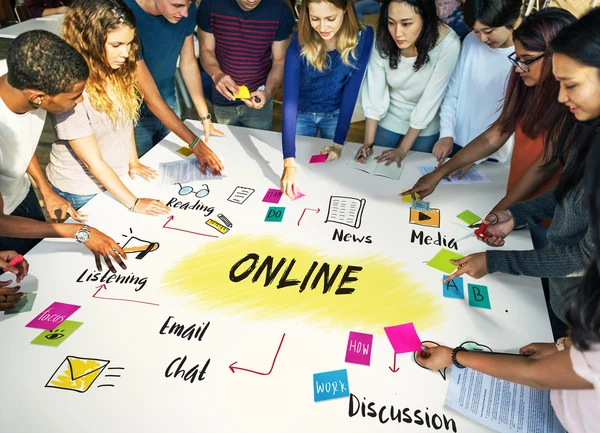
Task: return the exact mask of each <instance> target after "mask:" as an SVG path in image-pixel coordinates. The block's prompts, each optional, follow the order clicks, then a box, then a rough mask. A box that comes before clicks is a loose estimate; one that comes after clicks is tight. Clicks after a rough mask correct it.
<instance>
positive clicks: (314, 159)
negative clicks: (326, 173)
mask: <svg viewBox="0 0 600 433" xmlns="http://www.w3.org/2000/svg"><path fill="white" fill-rule="evenodd" d="M326 160H327V154H326V153H323V154H318V155H313V156H311V157H310V161H309V162H308V163H309V164H322V163H324V162H325V161H326Z"/></svg>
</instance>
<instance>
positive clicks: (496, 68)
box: [432, 0, 522, 175]
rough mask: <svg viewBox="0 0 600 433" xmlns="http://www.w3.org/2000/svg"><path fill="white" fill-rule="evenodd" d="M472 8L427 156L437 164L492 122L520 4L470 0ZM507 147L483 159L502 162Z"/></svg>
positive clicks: (509, 0) (503, 86) (503, 85)
mask: <svg viewBox="0 0 600 433" xmlns="http://www.w3.org/2000/svg"><path fill="white" fill-rule="evenodd" d="M473 7H474V15H475V23H474V24H473V31H472V32H471V33H469V34H468V35H467V36H466V38H465V40H464V41H463V45H462V48H461V51H460V56H459V57H458V62H457V63H456V67H455V69H454V72H453V74H452V78H451V79H450V83H449V84H448V90H447V91H446V95H445V96H444V101H443V102H442V106H441V108H440V139H439V140H438V142H437V143H436V144H435V146H434V148H433V151H432V153H433V154H434V155H435V156H436V158H437V159H438V162H439V163H440V164H441V163H443V162H444V161H445V159H446V157H448V156H451V155H454V154H455V153H457V152H458V151H459V150H460V149H462V148H463V147H464V146H466V145H467V144H469V143H470V142H471V140H473V139H474V138H476V137H477V136H479V135H480V134H482V133H483V132H484V131H486V130H487V129H488V128H489V127H490V126H491V125H492V123H494V122H495V121H496V120H497V119H498V117H499V116H500V113H501V111H502V105H503V102H504V93H505V91H506V85H507V83H508V77H509V75H510V71H511V69H512V65H511V63H510V61H509V60H508V58H507V57H508V56H509V55H510V54H512V53H513V52H514V43H513V38H512V33H513V27H514V25H515V23H516V22H517V19H518V18H519V14H520V12H521V7H522V1H521V0H475V1H474V4H473ZM512 146H513V142H512V139H511V140H510V141H509V142H508V143H507V144H505V145H504V146H503V147H502V148H501V149H500V150H499V151H498V152H496V153H494V154H493V155H491V156H490V157H489V159H492V160H496V161H498V162H506V161H508V159H509V158H510V154H511V152H512ZM480 162H481V161H480ZM471 166H472V165H469V166H467V167H464V168H463V169H462V170H461V173H460V174H461V175H462V174H464V173H466V172H467V171H468V170H469V168H471Z"/></svg>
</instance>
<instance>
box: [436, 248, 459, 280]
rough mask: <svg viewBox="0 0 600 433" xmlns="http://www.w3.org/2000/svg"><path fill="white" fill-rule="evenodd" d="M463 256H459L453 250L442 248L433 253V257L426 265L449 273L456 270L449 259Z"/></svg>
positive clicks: (457, 258)
mask: <svg viewBox="0 0 600 433" xmlns="http://www.w3.org/2000/svg"><path fill="white" fill-rule="evenodd" d="M463 257H464V256H461V255H460V254H458V253H455V252H454V251H450V250H447V249H445V248H442V249H441V250H440V252H439V253H437V254H436V255H435V257H434V258H433V259H431V260H429V263H427V266H431V267H432V268H435V269H437V270H439V271H442V272H445V273H447V274H451V273H452V272H454V271H455V270H456V265H453V264H452V263H450V260H460V259H462V258H463Z"/></svg>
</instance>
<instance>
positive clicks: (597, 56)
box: [551, 8, 600, 201]
mask: <svg viewBox="0 0 600 433" xmlns="http://www.w3.org/2000/svg"><path fill="white" fill-rule="evenodd" d="M551 45H552V48H553V50H554V52H555V53H560V54H564V55H565V56H568V57H570V58H572V59H574V60H576V61H577V62H578V63H581V64H582V65H586V66H591V67H593V68H596V69H598V73H599V74H600V8H594V9H592V10H591V11H590V12H588V13H587V14H586V15H584V16H583V17H581V19H580V20H579V21H577V22H576V23H574V24H571V25H570V26H568V27H566V28H564V29H563V30H561V32H560V33H559V34H558V35H557V36H556V38H554V39H553V40H552V44H551ZM599 124H600V120H599V119H593V120H590V121H587V122H577V125H576V127H575V129H574V131H573V134H569V132H568V131H564V133H563V134H561V137H560V139H559V140H558V142H557V144H556V146H554V148H553V153H552V160H551V162H553V161H556V160H559V161H561V162H562V163H563V164H565V161H566V160H567V154H568V153H569V150H570V149H571V148H572V150H573V151H574V152H576V154H575V155H573V158H572V159H571V161H570V162H569V164H568V165H567V166H566V167H565V171H564V172H563V174H562V176H561V177H560V181H559V183H558V186H557V188H556V191H555V192H556V198H557V199H558V200H559V201H560V200H562V199H563V198H564V197H565V195H566V194H567V193H568V192H569V191H570V190H571V189H573V188H574V187H576V186H578V185H579V184H580V182H581V180H582V179H583V170H582V167H583V166H584V165H585V160H586V157H587V154H588V152H589V150H590V147H591V146H592V145H593V143H594V142H596V145H600V143H599V140H598V137H597V135H598V131H597V129H598V126H599Z"/></svg>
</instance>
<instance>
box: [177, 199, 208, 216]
mask: <svg viewBox="0 0 600 433" xmlns="http://www.w3.org/2000/svg"><path fill="white" fill-rule="evenodd" d="M166 204H167V206H170V207H172V208H175V209H182V210H197V211H199V212H204V216H205V217H208V216H211V215H212V213H213V211H214V210H215V208H214V207H213V206H210V207H209V206H207V205H205V204H203V203H202V201H201V200H196V203H194V204H192V202H190V201H181V200H179V199H177V197H173V198H172V199H171V200H169V201H168V202H167V203H166Z"/></svg>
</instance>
